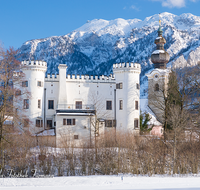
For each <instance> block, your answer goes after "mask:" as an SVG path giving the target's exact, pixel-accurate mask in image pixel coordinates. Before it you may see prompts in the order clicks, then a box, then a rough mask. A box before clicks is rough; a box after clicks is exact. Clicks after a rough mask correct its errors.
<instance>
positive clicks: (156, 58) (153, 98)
mask: <svg viewBox="0 0 200 190" xmlns="http://www.w3.org/2000/svg"><path fill="white" fill-rule="evenodd" d="M162 33H163V31H162V29H161V20H159V29H158V37H157V38H156V39H155V42H154V43H155V44H156V46H157V48H156V50H155V51H153V53H152V55H151V61H152V63H153V64H154V70H153V71H151V72H150V73H148V74H146V76H147V77H148V106H149V108H150V109H151V110H152V111H153V112H154V114H155V115H156V117H157V119H158V120H159V121H160V122H161V123H163V116H164V108H165V102H164V98H165V96H166V91H167V84H168V78H169V74H170V70H169V69H166V64H167V63H168V62H169V59H170V57H169V54H168V53H167V52H166V51H165V49H164V44H165V43H166V40H165V38H164V37H163V36H162Z"/></svg>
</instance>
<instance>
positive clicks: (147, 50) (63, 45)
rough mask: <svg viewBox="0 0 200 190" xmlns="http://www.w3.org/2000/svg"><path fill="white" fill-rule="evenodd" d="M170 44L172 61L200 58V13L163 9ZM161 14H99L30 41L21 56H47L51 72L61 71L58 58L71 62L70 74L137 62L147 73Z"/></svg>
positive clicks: (106, 72)
mask: <svg viewBox="0 0 200 190" xmlns="http://www.w3.org/2000/svg"><path fill="white" fill-rule="evenodd" d="M161 20H162V30H163V37H164V38H165V39H166V41H167V43H166V44H165V50H166V51H167V52H168V53H169V55H170V61H169V63H168V66H169V67H184V66H192V65H196V64H197V63H198V61H200V17H198V16H195V15H192V14H190V13H188V14H182V15H180V16H176V15H173V14H171V13H166V12H165V13H162V14H161ZM158 26H159V15H158V14H157V15H153V16H150V17H147V18H146V19H145V20H143V21H142V20H139V19H129V20H124V19H120V18H118V19H115V20H111V21H107V20H103V19H95V20H92V21H87V23H86V24H84V25H83V26H81V27H80V28H78V29H76V30H74V31H72V32H71V33H69V34H66V35H64V36H52V37H49V38H44V39H36V40H30V41H27V42H25V43H24V44H23V45H22V46H21V47H20V49H19V54H20V55H21V59H22V60H43V61H46V62H47V64H48V70H47V72H48V73H58V65H59V64H61V63H62V64H67V65H68V71H67V72H68V74H89V75H102V74H104V75H110V73H112V64H113V63H119V62H138V63H140V64H141V65H142V74H141V79H142V80H141V82H142V83H143V82H144V81H145V80H146V79H145V77H143V76H144V74H145V73H146V72H148V71H149V70H150V69H152V68H153V65H152V62H151V60H150V57H151V53H152V52H153V51H154V50H155V48H156V45H155V44H154V40H155V38H156V37H157V30H158Z"/></svg>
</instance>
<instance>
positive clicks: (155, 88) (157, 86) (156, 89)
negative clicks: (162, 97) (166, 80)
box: [154, 83, 159, 91]
mask: <svg viewBox="0 0 200 190" xmlns="http://www.w3.org/2000/svg"><path fill="white" fill-rule="evenodd" d="M154 91H159V84H158V83H156V84H155V87H154Z"/></svg>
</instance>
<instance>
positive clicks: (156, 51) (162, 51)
mask: <svg viewBox="0 0 200 190" xmlns="http://www.w3.org/2000/svg"><path fill="white" fill-rule="evenodd" d="M159 53H165V51H164V50H155V51H154V52H153V53H152V54H159Z"/></svg>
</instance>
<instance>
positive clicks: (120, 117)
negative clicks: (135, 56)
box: [113, 63, 141, 133]
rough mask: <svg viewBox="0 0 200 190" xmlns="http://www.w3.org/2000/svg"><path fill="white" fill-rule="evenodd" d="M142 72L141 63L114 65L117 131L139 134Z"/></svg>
mask: <svg viewBox="0 0 200 190" xmlns="http://www.w3.org/2000/svg"><path fill="white" fill-rule="evenodd" d="M140 72H141V66H140V64H139V63H117V64H113V73H114V75H115V80H116V88H117V89H116V110H117V111H116V118H117V130H120V129H123V130H124V129H126V130H129V131H131V132H135V133H138V132H139V128H140V126H139V114H140V109H139V106H140V90H139V84H140Z"/></svg>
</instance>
